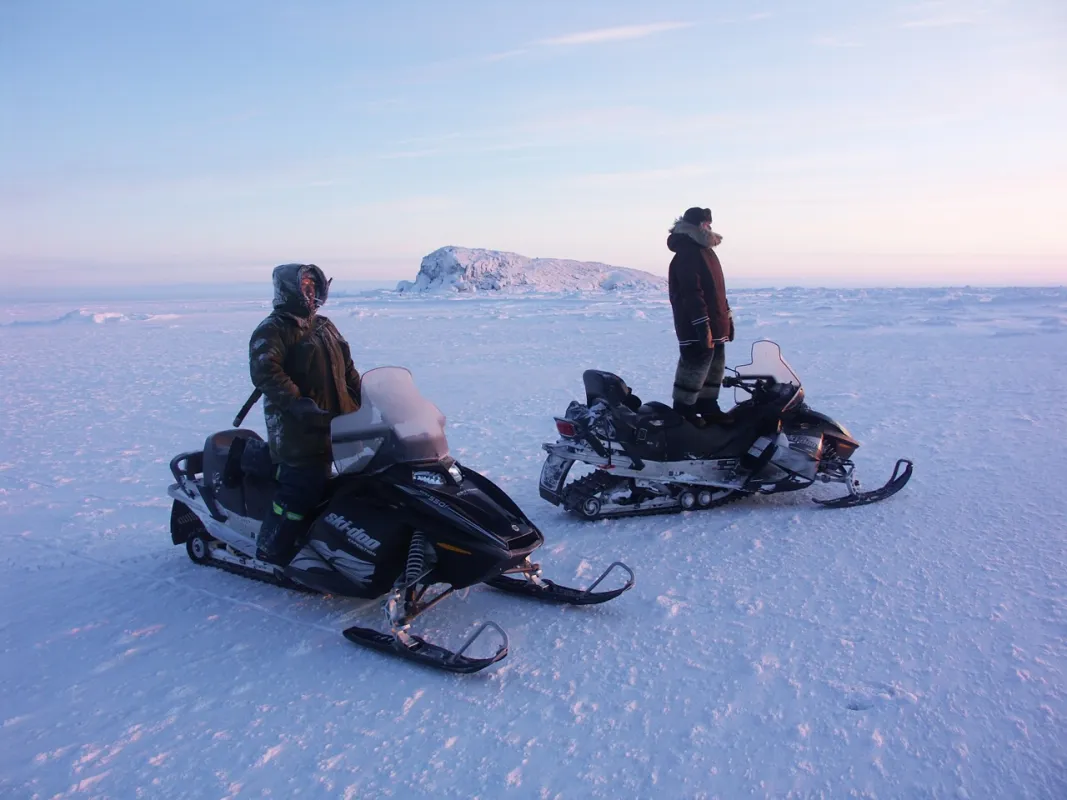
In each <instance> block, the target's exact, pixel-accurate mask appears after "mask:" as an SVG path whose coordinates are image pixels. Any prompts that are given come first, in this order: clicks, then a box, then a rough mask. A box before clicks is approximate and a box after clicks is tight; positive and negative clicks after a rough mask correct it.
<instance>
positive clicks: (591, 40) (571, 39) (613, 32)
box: [535, 22, 693, 47]
mask: <svg viewBox="0 0 1067 800" xmlns="http://www.w3.org/2000/svg"><path fill="white" fill-rule="evenodd" d="M692 26H693V23H692V22H650V23H647V24H645V25H620V26H618V27H614V28H598V29H596V30H592V31H583V32H581V33H568V34H566V35H564V36H554V37H552V38H550V39H541V40H540V41H538V42H535V44H539V45H545V46H549V47H557V46H572V45H582V44H601V43H603V42H619V41H625V40H628V39H644V38H645V37H647V36H655V35H656V34H657V33H666V32H667V31H675V30H680V29H682V28H690V27H692Z"/></svg>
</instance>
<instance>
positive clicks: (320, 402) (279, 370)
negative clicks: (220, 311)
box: [248, 264, 360, 566]
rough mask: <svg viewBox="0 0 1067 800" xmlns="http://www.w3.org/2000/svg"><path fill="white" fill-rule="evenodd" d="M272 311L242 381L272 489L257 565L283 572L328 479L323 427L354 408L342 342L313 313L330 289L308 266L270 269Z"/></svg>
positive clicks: (352, 375)
mask: <svg viewBox="0 0 1067 800" xmlns="http://www.w3.org/2000/svg"><path fill="white" fill-rule="evenodd" d="M273 277H274V310H273V311H272V312H271V314H270V316H268V317H267V318H266V319H265V320H263V322H261V323H260V324H259V326H258V327H257V328H256V330H255V332H253V334H252V338H251V340H250V341H249V353H248V355H249V373H250V375H251V378H252V383H253V384H255V386H256V388H257V389H259V390H260V391H261V392H263V414H264V416H265V418H266V423H267V439H268V442H269V444H270V454H271V461H272V462H273V463H274V464H275V477H276V478H277V479H278V489H277V491H276V493H275V496H274V504H273V507H272V509H271V513H270V514H268V515H267V518H266V519H265V520H264V521H263V525H262V527H261V528H260V532H259V536H258V537H257V539H256V546H257V551H258V552H257V557H258V558H260V559H261V560H264V561H269V562H270V563H272V564H276V565H279V566H285V565H287V564H288V563H289V562H290V561H292V559H293V557H294V556H295V555H296V553H297V551H298V550H299V547H300V544H301V541H300V540H301V539H302V537H303V534H304V533H306V531H307V529H308V527H309V525H308V523H309V521H310V520H309V519H308V516H309V515H310V514H311V512H313V511H314V510H315V507H316V506H317V505H318V504H319V503H320V502H321V501H322V499H323V496H324V495H325V492H326V483H327V481H328V480H329V477H330V464H331V461H332V457H333V456H332V449H331V446H330V420H332V419H333V418H334V417H336V416H338V415H340V414H347V413H350V412H352V411H356V410H357V409H359V406H360V378H359V373H358V372H357V371H356V368H355V366H354V365H353V363H352V355H351V351H350V349H349V346H348V342H346V341H345V339H344V337H343V336H341V334H340V332H339V331H338V330H337V328H336V327H335V326H334V324H333V323H332V322H330V320H329V319H328V318H327V317H324V316H322V315H321V314H319V313H318V309H319V307H320V306H321V305H322V304H323V303H325V302H326V297H327V295H328V293H329V289H330V283H331V281H328V280H326V276H325V274H323V272H322V270H321V269H319V268H318V267H317V266H315V265H314V264H282V265H281V266H278V267H275V268H274V276H273Z"/></svg>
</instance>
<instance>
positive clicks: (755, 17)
mask: <svg viewBox="0 0 1067 800" xmlns="http://www.w3.org/2000/svg"><path fill="white" fill-rule="evenodd" d="M773 16H774V12H773V11H757V12H756V13H755V14H749V15H748V16H747V17H745V19H747V20H748V21H749V22H759V21H760V20H761V19H770V18H771V17H773Z"/></svg>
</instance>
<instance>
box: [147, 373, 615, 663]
mask: <svg viewBox="0 0 1067 800" xmlns="http://www.w3.org/2000/svg"><path fill="white" fill-rule="evenodd" d="M362 398H363V406H362V408H360V409H359V410H358V411H356V412H354V413H351V414H345V415H343V416H340V417H337V418H335V419H334V420H333V423H332V425H331V437H332V441H333V458H334V471H335V473H336V474H335V476H334V477H333V478H331V481H330V489H329V492H328V494H327V498H326V500H325V501H324V502H323V503H322V505H321V506H320V507H319V509H318V513H317V516H316V518H315V520H314V522H313V524H312V526H311V528H310V532H309V534H308V538H307V542H306V544H305V545H304V546H303V548H302V549H301V550H300V552H299V553H298V554H297V555H296V557H295V558H294V559H293V561H292V562H291V563H290V564H289V565H288V566H287V567H285V568H284V569H282V568H278V567H276V566H274V565H272V564H269V563H266V562H263V561H259V560H257V559H256V558H255V554H256V535H257V533H258V531H259V527H260V523H261V521H262V520H263V518H264V516H265V515H266V513H267V512H268V511H269V509H270V507H271V503H272V500H273V495H274V491H275V486H274V483H273V480H272V478H271V465H270V455H269V452H268V451H267V446H266V443H264V442H263V441H262V439H261V438H260V436H259V435H258V434H257V433H256V432H255V431H252V430H246V429H241V428H239V427H238V428H236V429H233V430H227V431H222V432H220V433H216V434H213V435H212V436H210V437H208V439H207V442H206V444H205V446H204V449H203V450H197V451H194V452H190V453H182V454H181V455H179V456H177V457H175V458H174V459H173V460H172V461H171V464H170V468H171V472H172V473H173V474H174V479H175V481H176V482H175V483H174V484H173V485H171V486H170V488H169V490H168V493H169V494H170V496H171V497H173V498H174V505H173V508H172V511H171V538H172V541H173V542H174V544H184V545H185V547H186V550H187V552H188V554H189V557H190V558H191V559H192V560H193V561H195V562H196V563H198V564H210V565H212V566H216V567H219V568H221V569H224V570H227V571H229V572H235V573H237V574H240V575H245V576H247V577H252V578H256V579H259V580H264V581H267V582H270V583H274V584H278V585H280V586H284V587H287V588H290V589H298V590H304V591H314V592H322V593H325V594H331V595H342V596H349V597H361V598H377V597H382V596H383V595H384V609H385V614H386V617H387V620H388V625H389V630H388V632H381V631H378V630H373V629H370V628H361V627H352V628H348V629H347V630H345V631H344V635H345V637H346V638H348V639H349V640H350V641H352V642H355V643H356V644H360V645H364V646H367V647H371V648H373V649H375V650H379V651H381V652H385V653H389V654H393V655H398V656H401V657H403V658H406V659H410V660H413V661H417V662H421V663H423V664H427V665H430V666H433V667H436V668H439V669H443V670H447V671H450V672H477V671H478V670H481V669H484V668H485V667H488V666H489V665H490V664H494V663H496V662H497V661H500V660H501V659H502V658H504V657H505V656H506V655H507V652H508V638H507V634H506V633H505V632H504V631H503V629H501V628H500V627H499V626H498V625H497V624H496V623H494V622H485V623H483V624H482V625H481V626H480V627H478V628H477V630H475V631H474V632H473V633H472V634H471V635H470V636H469V637H468V638H467V640H466V642H465V643H464V644H463V645H462V646H461V647H460V648H459V649H458V650H455V651H451V650H448V649H446V648H444V647H440V646H438V645H435V644H431V643H430V642H427V641H425V640H424V639H422V638H420V637H419V636H416V635H415V634H413V633H411V632H410V630H409V629H410V626H411V623H412V622H413V621H414V620H415V618H416V617H417V616H419V615H420V614H421V613H422V612H424V611H426V610H428V609H429V608H431V607H432V606H434V605H436V604H437V603H438V602H440V601H441V600H443V599H444V598H445V597H447V596H448V595H450V594H451V593H452V592H454V591H456V590H457V589H463V588H465V587H468V586H471V585H473V584H477V583H486V584H488V585H489V586H491V587H493V588H495V589H499V590H501V591H504V592H511V593H514V594H518V595H523V596H526V597H532V598H535V599H538V600H543V601H547V602H550V603H569V604H574V605H590V604H594V603H603V602H606V601H608V600H611V599H613V598H615V597H618V596H619V595H621V594H622V593H623V592H625V591H627V590H629V589H630V588H631V587H632V586H633V585H634V573H633V571H632V570H631V569H630V568H629V567H628V566H626V565H625V564H623V563H621V562H615V563H613V564H612V565H611V566H609V567H608V568H607V570H605V572H604V573H603V574H602V575H601V576H600V577H599V578H598V579H597V580H596V581H594V582H593V584H592V585H591V586H590V587H589V588H588V589H584V590H579V589H572V588H568V587H566V586H561V585H559V584H557V583H554V582H552V581H550V580H548V579H547V578H544V577H542V575H541V568H540V566H539V565H538V564H536V563H533V562H532V561H531V560H530V554H531V553H533V551H534V550H536V549H537V548H538V547H540V546H541V544H542V543H543V542H544V537H543V536H542V535H541V532H540V531H539V530H538V529H537V528H536V527H535V526H534V525H533V523H532V522H530V520H529V519H528V518H527V517H526V515H525V514H523V512H522V511H521V510H520V509H519V507H518V506H517V505H516V504H515V503H514V502H513V501H512V500H511V499H510V498H509V497H508V496H507V495H506V494H505V493H504V492H503V491H502V490H501V489H500V488H499V487H497V486H496V485H495V484H493V483H492V482H491V481H490V480H488V479H487V478H485V477H484V476H482V475H480V474H479V473H477V472H475V471H473V470H471V469H468V468H467V467H464V466H462V465H461V464H459V463H458V462H457V461H455V460H454V459H452V458H451V457H450V456H449V455H448V443H447V441H446V439H445V432H444V423H445V419H444V416H443V415H442V414H441V412H440V411H439V410H438V409H437V407H436V406H435V405H434V404H433V403H431V402H430V401H428V400H426V399H425V398H424V397H422V395H420V394H419V391H418V389H417V388H416V387H415V383H414V381H413V379H412V376H411V373H410V372H409V371H408V370H406V369H403V368H401V367H380V368H377V369H373V370H370V371H368V372H367V373H366V374H365V375H364V376H363V379H362ZM247 408H248V406H247V405H246V408H245V409H244V410H242V414H240V415H239V416H238V419H237V420H235V422H234V424H235V425H237V426H239V425H240V419H242V418H243V414H244V412H245V411H247ZM616 569H618V570H620V571H621V572H622V573H624V574H625V576H626V581H625V583H624V584H623V585H622V586H620V587H618V588H614V589H610V590H606V591H594V590H595V589H596V587H597V586H599V585H600V584H601V583H602V582H603V581H604V579H605V578H606V577H607V576H608V574H609V573H611V572H612V571H614V570H616ZM435 586H436V587H437V588H433V587H435ZM487 629H491V630H492V631H494V632H495V633H496V635H497V636H499V638H500V644H499V646H498V647H497V650H496V652H495V653H494V654H493V655H490V656H487V657H484V658H475V657H471V656H468V655H465V653H466V652H467V651H468V649H469V648H470V647H471V645H472V644H473V643H474V641H475V640H476V639H478V638H479V637H480V636H481V635H482V634H483V633H484V632H485V631H486V630H487Z"/></svg>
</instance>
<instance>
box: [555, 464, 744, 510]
mask: <svg viewBox="0 0 1067 800" xmlns="http://www.w3.org/2000/svg"><path fill="white" fill-rule="evenodd" d="M615 480H616V476H614V475H610V474H608V473H607V472H605V471H604V470H600V469H598V470H594V471H593V472H591V473H589V474H588V475H584V476H582V477H581V478H578V479H577V480H575V481H574V482H573V483H571V484H568V485H567V486H565V487H564V488H563V492H562V495H563V497H562V500H563V507H564V508H565V509H566V510H567V511H570V512H572V513H574V514H577V515H579V516H580V517H582V518H583V519H587V520H590V521H592V520H598V519H609V518H610V519H615V518H617V517H648V516H652V515H654V514H680V513H681V512H682V511H708V510H710V509H713V508H718V507H719V506H724V505H726V504H727V503H733V502H734V501H736V500H740V499H741V498H742V497H748V496H749V495H750V494H752V493H751V492H746V491H744V490H742V489H735V490H734V491H733V492H731V493H730V494H728V495H726V496H725V497H721V498H719V499H718V500H712V501H711V503H710V504H709V505H706V506H694V507H693V508H690V509H684V508H682V504H681V503H680V502H676V503H675V504H674V505H671V506H656V507H654V508H630V507H628V506H623V505H618V506H613V507H611V508H609V509H607V510H600V511H599V512H598V513H596V514H588V513H586V512H585V511H583V507H584V505H585V503H586V501H587V500H589V499H596V498H597V495H598V494H600V493H601V492H602V491H604V490H605V489H607V488H609V487H610V486H611V485H612V483H614V481H615ZM677 485H678V486H679V488H680V489H689V490H690V491H693V492H700V491H703V490H705V489H711V488H713V487H708V486H695V485H694V486H690V485H688V484H677Z"/></svg>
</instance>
